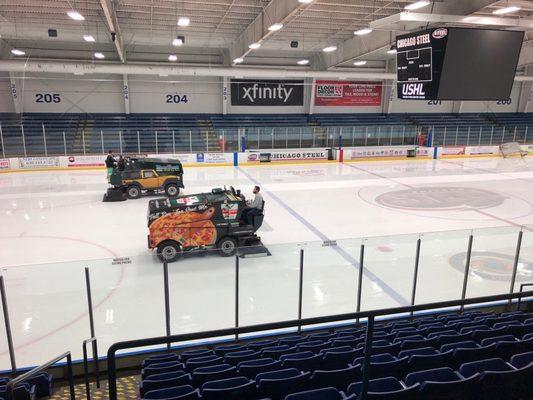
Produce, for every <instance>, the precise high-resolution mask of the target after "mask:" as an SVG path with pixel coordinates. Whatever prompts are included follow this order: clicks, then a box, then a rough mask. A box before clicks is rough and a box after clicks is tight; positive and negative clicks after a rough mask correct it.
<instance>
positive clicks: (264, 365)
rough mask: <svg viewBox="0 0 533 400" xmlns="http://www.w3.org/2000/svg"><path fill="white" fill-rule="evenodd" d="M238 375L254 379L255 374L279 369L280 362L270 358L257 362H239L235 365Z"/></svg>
mask: <svg viewBox="0 0 533 400" xmlns="http://www.w3.org/2000/svg"><path fill="white" fill-rule="evenodd" d="M237 369H238V371H239V375H243V376H245V377H247V378H250V379H255V377H256V376H257V374H260V373H262V372H269V371H275V370H278V369H281V361H278V360H273V359H272V358H259V359H257V360H247V361H241V362H240V363H239V364H238V365H237Z"/></svg>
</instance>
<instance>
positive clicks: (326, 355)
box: [320, 346, 360, 370]
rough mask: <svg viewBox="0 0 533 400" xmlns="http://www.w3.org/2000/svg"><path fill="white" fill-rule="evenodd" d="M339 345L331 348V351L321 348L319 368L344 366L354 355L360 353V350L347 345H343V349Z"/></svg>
mask: <svg viewBox="0 0 533 400" xmlns="http://www.w3.org/2000/svg"><path fill="white" fill-rule="evenodd" d="M340 349H342V348H341V347H336V348H334V349H331V351H327V350H322V351H321V353H320V354H321V355H322V358H321V359H320V369H326V370H327V369H342V368H346V367H347V366H348V364H350V363H351V362H352V361H353V360H354V359H355V358H356V357H358V356H359V355H360V352H359V351H357V350H353V349H351V348H350V347H348V346H345V347H344V351H343V350H340Z"/></svg>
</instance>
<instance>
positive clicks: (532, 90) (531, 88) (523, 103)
mask: <svg viewBox="0 0 533 400" xmlns="http://www.w3.org/2000/svg"><path fill="white" fill-rule="evenodd" d="M524 75H527V76H531V75H533V67H531V66H530V65H528V66H526V68H525V71H524ZM516 84H517V82H515V85H516ZM532 109H533V82H531V81H524V82H522V83H521V84H520V95H519V97H518V112H521V113H523V112H531V110H532Z"/></svg>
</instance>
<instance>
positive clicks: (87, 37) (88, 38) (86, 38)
mask: <svg viewBox="0 0 533 400" xmlns="http://www.w3.org/2000/svg"><path fill="white" fill-rule="evenodd" d="M83 40H85V41H86V42H90V43H93V42H96V40H95V39H94V36H93V35H83Z"/></svg>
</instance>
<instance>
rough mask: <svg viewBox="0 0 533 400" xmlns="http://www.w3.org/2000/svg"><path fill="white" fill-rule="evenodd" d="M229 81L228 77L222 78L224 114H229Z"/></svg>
mask: <svg viewBox="0 0 533 400" xmlns="http://www.w3.org/2000/svg"><path fill="white" fill-rule="evenodd" d="M228 85H229V79H228V77H227V76H225V77H223V78H222V114H223V115H226V114H227V113H228V97H229V87H228Z"/></svg>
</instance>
